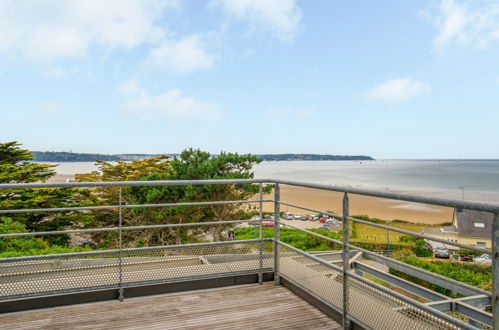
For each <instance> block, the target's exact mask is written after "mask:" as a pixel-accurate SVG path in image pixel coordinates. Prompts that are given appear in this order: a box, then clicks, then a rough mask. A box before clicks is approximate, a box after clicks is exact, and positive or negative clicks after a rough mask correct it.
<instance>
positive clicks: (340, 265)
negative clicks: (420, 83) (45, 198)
mask: <svg viewBox="0 0 499 330" xmlns="http://www.w3.org/2000/svg"><path fill="white" fill-rule="evenodd" d="M243 183H244V184H250V183H251V184H256V185H260V194H259V197H258V199H256V200H251V201H206V202H190V203H176V204H174V203H165V204H148V205H127V204H123V203H121V202H120V203H119V204H118V205H107V206H105V207H103V206H97V207H96V206H87V207H80V208H59V209H19V210H0V215H2V214H9V213H29V212H53V211H68V212H72V211H77V210H83V211H89V210H92V209H96V208H100V209H103V208H105V209H114V210H118V212H117V219H116V223H117V226H115V227H110V228H91V229H74V230H66V231H58V232H38V233H33V232H30V233H15V234H2V235H0V239H2V238H6V237H16V236H37V235H59V234H80V235H81V234H85V233H91V232H96V231H108V232H116V233H117V237H119V242H120V245H119V248H118V249H113V250H97V251H90V252H79V253H66V254H57V255H55V254H53V255H43V256H29V257H15V258H4V259H0V284H1V290H0V312H1V313H3V314H1V315H0V320H1V324H2V325H7V324H8V326H9V328H12V327H28V328H29V327H33V328H35V327H36V328H39V327H44V326H45V327H53V328H57V327H59V328H67V327H72V328H78V327H92V328H94V327H101V328H113V327H114V328H123V327H128V328H133V327H141V328H143V327H153V326H155V325H157V326H161V327H167V328H170V327H172V328H173V327H178V328H189V327H191V328H194V327H203V328H234V327H245V328H279V327H282V328H284V327H285V328H290V327H291V328H292V327H295V328H307V327H308V328H321V327H325V328H335V327H339V324H341V326H342V327H343V328H366V329H367V328H371V329H404V328H405V329H461V328H463V329H476V328H482V326H488V327H494V328H496V329H499V323H498V321H499V316H498V314H499V307H498V302H497V291H498V288H499V281H498V277H499V275H498V274H499V272H498V269H497V267H498V266H497V265H499V264H498V262H497V258H498V253H497V250H498V247H499V217H498V216H497V214H498V213H499V206H498V205H494V204H485V203H472V202H465V201H454V200H444V199H436V198H428V197H420V196H411V195H403V194H394V193H388V192H378V191H371V190H363V189H355V188H342V187H334V186H327V185H319V184H309V183H302V182H294V181H285V180H200V181H140V182H101V183H95V182H93V183H61V184H1V185H0V193H1V190H2V189H26V188H48V187H97V186H115V187H119V188H118V189H119V191H120V193H121V187H126V186H140V185H148V186H165V185H209V184H227V185H230V184H243ZM263 184H274V185H275V189H274V198H273V199H271V200H266V199H264V198H263V194H262V188H261V187H262V185H263ZM285 184H286V185H293V186H299V187H307V188H313V189H321V190H327V191H336V192H341V193H344V199H343V212H342V214H332V213H328V212H325V211H324V210H315V209H311V208H308V207H306V206H301V205H294V204H290V203H287V202H285V201H282V200H281V199H280V188H279V187H280V185H285ZM350 194H360V195H366V196H372V197H381V198H391V199H397V200H404V201H408V202H417V203H428V204H433V205H441V206H447V207H454V208H462V209H470V210H477V211H484V212H491V213H494V214H495V223H494V233H495V235H492V242H493V251H489V250H487V249H484V248H478V247H474V246H467V245H464V244H460V243H456V242H449V241H446V240H443V239H441V238H436V237H431V236H427V235H423V234H419V233H413V232H409V231H405V230H402V229H397V228H393V227H389V226H385V225H382V224H376V223H371V222H368V221H364V220H360V219H355V218H352V217H350V215H349V198H348V197H349V195H350ZM120 200H121V199H120ZM244 203H257V204H259V209H260V214H261V213H262V205H263V203H271V204H273V206H274V211H275V214H279V213H280V208H281V206H282V205H287V206H292V207H297V208H300V209H303V210H308V211H313V212H318V213H326V214H330V215H331V216H335V217H337V218H340V219H342V221H343V229H342V230H343V239H342V240H335V239H332V238H330V237H326V236H323V235H320V234H318V233H315V232H312V231H309V230H305V229H300V228H297V227H295V226H293V225H289V224H287V225H286V226H288V227H290V228H295V229H296V230H299V231H302V232H304V233H306V234H308V235H313V236H315V237H317V238H319V239H323V240H326V241H329V242H332V243H336V244H337V245H338V246H341V250H338V251H328V252H320V253H317V252H312V253H311V252H305V251H302V250H300V249H297V248H295V247H293V246H290V245H288V244H286V243H284V242H282V241H281V240H280V225H282V224H281V222H280V220H279V219H276V220H275V222H276V225H275V226H274V237H273V238H263V236H262V226H261V223H262V220H259V221H257V222H256V223H257V225H256V227H255V233H258V234H257V235H256V237H255V239H249V240H228V241H221V242H209V243H197V244H180V245H163V246H149V247H140V248H124V247H123V246H122V245H121V237H122V235H123V234H124V233H126V232H130V231H134V230H154V229H160V228H168V227H179V226H184V227H185V226H186V227H196V226H214V225H234V224H238V223H245V222H246V223H247V222H251V223H253V222H254V220H230V221H212V222H201V223H182V224H160V225H154V226H123V225H122V210H123V209H130V208H139V207H141V208H144V207H148V208H150V207H172V206H178V205H183V206H186V207H194V206H199V205H213V204H237V205H242V204H244ZM260 219H262V217H261V216H260ZM350 222H356V223H364V224H366V225H370V226H374V227H378V228H383V229H386V230H390V231H396V232H399V233H403V234H406V235H412V236H417V237H421V238H424V239H427V240H432V241H436V242H442V243H445V244H447V245H454V246H457V247H459V248H467V249H470V250H474V251H478V252H481V253H489V254H491V255H492V256H493V258H492V259H493V265H492V272H493V283H492V285H493V290H492V292H490V291H486V290H483V289H480V288H476V287H473V286H470V285H468V284H465V283H462V282H458V281H456V280H453V279H450V278H446V277H443V276H441V275H438V274H434V273H431V272H429V271H426V270H423V269H420V268H417V267H414V266H411V265H408V264H405V263H403V262H400V261H398V260H395V259H392V258H390V257H387V256H383V255H380V254H376V253H374V252H372V251H369V250H366V249H363V248H360V247H358V246H355V245H353V244H351V243H350V241H349V237H350V235H349V225H348V224H349V223H350ZM379 266H382V267H379ZM385 268H391V269H394V270H396V271H398V272H401V273H404V274H408V275H411V276H413V277H415V278H418V279H421V280H424V281H426V282H429V283H432V284H435V285H438V286H440V287H442V288H445V289H448V290H450V291H451V292H453V293H455V294H456V295H458V296H459V297H458V298H450V297H447V296H445V295H442V294H440V293H438V292H436V291H433V290H430V289H428V288H426V287H423V286H420V285H417V284H415V283H413V282H409V281H407V280H405V279H403V278H401V277H398V276H395V275H393V274H391V273H389V272H387V271H386V270H385ZM373 278H374V279H377V281H373ZM380 281H381V282H382V283H384V285H381V284H379V282H380ZM193 290H194V291H193ZM196 290H198V291H196ZM199 290H201V291H199ZM106 300H108V301H106ZM109 300H110V301H109ZM83 303H85V304H83ZM74 304H77V305H75V306H65V307H57V308H55V307H56V306H63V305H74ZM39 308H45V309H43V310H41V309H39ZM490 308H492V311H493V312H492V313H490V312H488V311H489V310H490ZM70 316H71V318H70ZM70 319H71V320H74V321H69V320H70ZM68 322H72V323H71V324H69V323H68ZM168 322H170V323H168ZM68 324H69V325H68Z"/></svg>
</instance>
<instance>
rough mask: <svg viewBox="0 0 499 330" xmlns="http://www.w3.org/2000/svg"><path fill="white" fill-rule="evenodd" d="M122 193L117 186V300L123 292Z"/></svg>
mask: <svg viewBox="0 0 499 330" xmlns="http://www.w3.org/2000/svg"><path fill="white" fill-rule="evenodd" d="M122 203H123V194H122V188H121V187H119V204H118V205H119V207H118V231H119V243H118V244H119V247H118V248H119V253H118V255H119V260H118V271H119V282H118V291H119V300H120V301H123V300H124V298H125V297H124V293H123V256H122V249H123V230H122V226H123V207H122Z"/></svg>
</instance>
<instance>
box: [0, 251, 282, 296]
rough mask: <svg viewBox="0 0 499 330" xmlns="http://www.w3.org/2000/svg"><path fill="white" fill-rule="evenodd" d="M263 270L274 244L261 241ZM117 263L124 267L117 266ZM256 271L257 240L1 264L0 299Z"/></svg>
mask: <svg viewBox="0 0 499 330" xmlns="http://www.w3.org/2000/svg"><path fill="white" fill-rule="evenodd" d="M262 245H263V253H262V259H261V260H262V269H263V271H271V270H272V267H273V251H272V242H269V241H264V242H263V243H262ZM120 264H121V266H122V267H120ZM259 271H260V242H243V243H238V242H234V244H223V245H220V244H217V243H213V244H203V245H200V246H195V245H190V246H186V247H182V246H180V247H175V248H168V247H157V248H153V249H134V250H131V251H130V250H126V251H123V252H122V253H121V262H120V253H119V251H113V252H112V253H101V254H99V253H98V254H92V255H85V253H82V254H78V255H77V256H71V257H50V256H47V257H44V259H42V260H23V261H15V262H9V261H7V260H1V261H0V300H5V299H15V298H23V297H33V296H40V295H50V294H58V293H68V292H78V291H86V290H95V289H104V288H117V287H119V286H120V283H121V284H122V285H123V286H132V285H141V284H142V285H144V284H151V283H161V282H175V281H185V280H195V279H203V278H215V277H223V276H231V275H239V274H250V273H257V272H259Z"/></svg>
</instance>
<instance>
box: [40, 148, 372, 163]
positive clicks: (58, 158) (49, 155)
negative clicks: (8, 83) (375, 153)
mask: <svg viewBox="0 0 499 330" xmlns="http://www.w3.org/2000/svg"><path fill="white" fill-rule="evenodd" d="M33 154H34V159H33V160H34V161H36V162H95V161H96V160H103V161H107V162H116V161H120V160H121V161H132V160H137V159H144V158H148V157H154V156H159V155H160V154H116V155H106V154H87V153H76V152H59V151H33ZM166 155H168V156H170V157H175V156H178V155H179V154H166ZM256 156H257V157H259V158H261V159H262V160H266V161H292V160H374V159H373V158H372V157H369V156H347V155H319V154H265V155H256Z"/></svg>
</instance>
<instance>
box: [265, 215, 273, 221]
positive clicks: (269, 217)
mask: <svg viewBox="0 0 499 330" xmlns="http://www.w3.org/2000/svg"><path fill="white" fill-rule="evenodd" d="M263 218H264V219H267V220H275V217H274V215H273V214H264V215H263Z"/></svg>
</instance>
